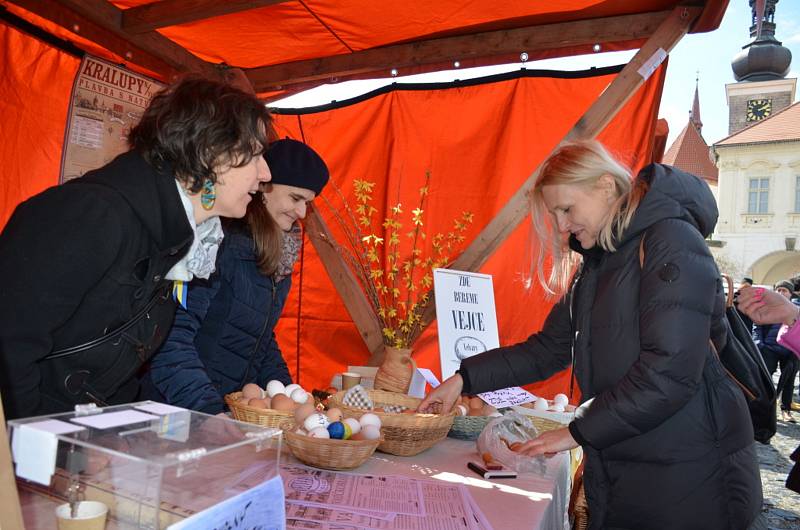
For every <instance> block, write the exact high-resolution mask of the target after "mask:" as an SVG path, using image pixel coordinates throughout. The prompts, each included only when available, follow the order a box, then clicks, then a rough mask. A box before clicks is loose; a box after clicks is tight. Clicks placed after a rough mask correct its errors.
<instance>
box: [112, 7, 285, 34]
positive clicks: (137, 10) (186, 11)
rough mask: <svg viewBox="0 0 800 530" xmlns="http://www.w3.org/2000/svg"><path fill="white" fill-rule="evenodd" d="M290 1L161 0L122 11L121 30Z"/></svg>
mask: <svg viewBox="0 0 800 530" xmlns="http://www.w3.org/2000/svg"><path fill="white" fill-rule="evenodd" d="M287 1H288V0H226V1H225V2H220V1H219V0H161V1H160V2H153V3H151V4H144V5H141V6H136V7H131V8H129V9H125V10H124V11H123V12H122V29H123V30H125V31H127V32H128V33H143V32H146V31H155V30H157V29H159V28H165V27H167V26H176V25H178V24H185V23H187V22H195V21H197V20H203V19H206V18H213V17H219V16H222V15H228V14H230V13H238V12H239V11H247V10H250V9H257V8H259V7H266V6H271V5H274V4H282V3H284V2H287Z"/></svg>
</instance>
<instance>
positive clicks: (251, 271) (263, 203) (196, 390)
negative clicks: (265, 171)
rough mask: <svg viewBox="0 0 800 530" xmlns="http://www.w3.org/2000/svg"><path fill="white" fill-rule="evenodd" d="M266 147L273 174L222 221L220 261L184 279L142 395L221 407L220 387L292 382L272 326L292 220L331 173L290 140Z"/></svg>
mask: <svg viewBox="0 0 800 530" xmlns="http://www.w3.org/2000/svg"><path fill="white" fill-rule="evenodd" d="M265 157H266V160H267V162H268V164H269V167H270V170H271V172H272V181H271V182H270V183H269V184H266V185H265V187H264V190H263V193H259V194H258V200H254V201H253V202H251V203H250V205H249V207H248V209H247V216H246V217H245V219H244V220H243V221H242V220H232V221H231V222H228V223H225V234H226V235H225V241H224V243H223V245H222V249H221V251H220V257H219V262H218V264H217V269H218V270H217V272H216V273H215V274H214V275H213V276H212V277H211V278H210V279H209V280H202V281H195V282H193V283H191V284H190V285H189V286H188V290H187V293H186V294H187V296H186V308H185V309H184V308H182V307H179V308H178V311H177V314H176V317H175V324H174V325H173V327H172V330H171V331H170V334H169V337H168V338H167V340H166V342H165V343H164V345H163V346H162V347H161V350H160V351H159V352H158V353H157V354H156V355H155V356H154V357H153V360H152V362H151V364H150V369H149V371H148V372H147V373H146V374H145V376H144V380H143V383H142V397H143V398H146V399H153V400H156V401H162V402H165V403H169V404H172V405H178V406H181V407H186V408H189V409H193V410H198V411H201V412H206V413H209V414H220V413H223V412H224V411H225V403H224V399H223V398H224V396H225V394H228V393H231V392H235V391H238V390H241V389H242V387H243V386H244V385H245V384H247V383H256V384H258V385H259V386H261V387H262V388H264V387H265V386H266V384H267V383H268V382H269V381H271V380H273V379H277V380H279V381H281V382H282V383H284V384H289V383H291V376H290V375H289V370H288V368H287V367H286V362H285V361H284V359H283V356H282V355H281V351H280V348H279V346H278V343H277V341H276V339H275V332H274V328H275V325H276V324H277V322H278V317H279V316H280V314H281V311H282V309H283V305H284V302H285V301H286V297H287V296H288V293H289V287H290V286H291V277H292V268H293V266H294V263H295V261H296V260H297V257H298V252H299V249H300V244H301V234H300V226H299V223H298V221H300V220H301V219H303V218H305V215H306V207H307V205H308V203H309V202H311V201H312V200H313V199H314V197H316V196H317V195H318V194H319V193H320V192H321V191H322V188H323V187H324V186H325V184H326V183H327V182H328V177H329V175H328V168H327V166H326V165H325V162H324V161H323V160H322V158H321V157H320V156H319V155H318V154H317V153H316V152H315V151H314V150H313V149H311V148H310V147H308V146H307V145H305V144H304V143H302V142H298V141H296V140H291V139H284V140H278V141H277V142H275V143H273V144H271V145H270V146H269V149H268V150H267V152H266V155H265Z"/></svg>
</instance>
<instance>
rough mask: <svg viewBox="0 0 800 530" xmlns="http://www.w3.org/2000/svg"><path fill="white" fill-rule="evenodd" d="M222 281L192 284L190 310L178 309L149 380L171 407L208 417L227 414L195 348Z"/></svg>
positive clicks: (188, 299) (213, 277) (213, 278)
mask: <svg viewBox="0 0 800 530" xmlns="http://www.w3.org/2000/svg"><path fill="white" fill-rule="evenodd" d="M220 282H221V280H220V277H219V274H218V273H215V274H212V275H211V278H210V279H209V280H195V281H193V282H191V283H190V284H189V288H188V291H187V296H186V309H184V308H182V307H180V306H179V307H178V310H177V311H176V313H175V322H174V323H173V325H172V329H171V330H170V333H169V336H168V337H167V340H166V341H165V342H164V344H163V345H162V346H161V349H160V350H159V351H158V353H157V354H156V355H155V356H154V357H153V359H152V361H151V363H150V372H149V374H148V377H150V378H151V382H152V383H153V385H154V386H155V387H156V388H157V389H158V391H159V392H160V393H161V394H162V395H163V396H164V398H165V399H166V401H167V403H169V404H172V405H176V406H179V407H185V408H188V409H191V410H197V411H200V412H205V413H208V414H217V413H220V412H223V411H224V410H225V403H224V401H223V399H222V396H221V395H220V394H219V392H218V391H217V389H216V387H215V386H214V384H213V383H212V382H211V378H209V376H208V373H207V372H206V367H205V365H204V364H203V361H202V360H201V359H200V353H199V352H198V351H197V347H196V346H195V337H196V336H197V333H198V332H199V331H200V328H201V327H202V325H203V321H204V320H205V317H206V314H207V313H208V308H209V305H210V304H211V301H212V300H213V299H214V295H215V294H216V293H217V291H218V290H219V286H220Z"/></svg>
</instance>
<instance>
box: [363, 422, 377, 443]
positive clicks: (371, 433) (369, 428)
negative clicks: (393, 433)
mask: <svg viewBox="0 0 800 530" xmlns="http://www.w3.org/2000/svg"><path fill="white" fill-rule="evenodd" d="M380 437H381V430H380V428H379V427H377V426H375V425H363V426H362V428H361V438H362V439H364V440H377V439H378V438H380Z"/></svg>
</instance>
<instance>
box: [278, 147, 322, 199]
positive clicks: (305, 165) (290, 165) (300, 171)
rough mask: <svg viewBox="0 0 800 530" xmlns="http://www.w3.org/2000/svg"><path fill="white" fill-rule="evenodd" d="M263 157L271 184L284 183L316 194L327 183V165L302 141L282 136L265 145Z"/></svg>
mask: <svg viewBox="0 0 800 530" xmlns="http://www.w3.org/2000/svg"><path fill="white" fill-rule="evenodd" d="M264 158H265V159H266V161H267V164H268V165H269V170H270V172H271V173H272V180H271V181H270V182H271V183H273V184H285V185H287V186H295V187H298V188H305V189H307V190H311V191H313V192H314V193H315V194H316V195H319V193H320V192H321V191H322V188H324V187H325V184H327V183H328V178H329V177H330V173H328V166H327V165H325V161H324V160H322V157H320V156H319V155H318V154H317V152H316V151H314V150H313V149H311V148H310V147H309V146H307V145H306V144H304V143H303V142H298V141H297V140H292V139H291V138H284V139H283V140H278V141H277V142H273V143H271V144H270V145H269V147H267V151H266V152H265V153H264Z"/></svg>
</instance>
